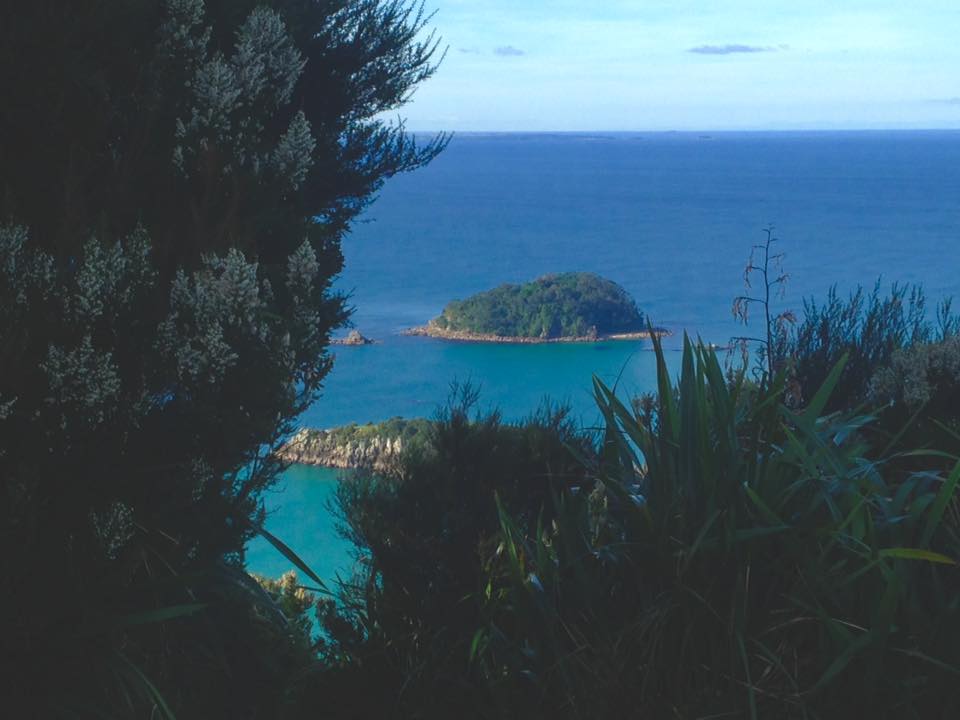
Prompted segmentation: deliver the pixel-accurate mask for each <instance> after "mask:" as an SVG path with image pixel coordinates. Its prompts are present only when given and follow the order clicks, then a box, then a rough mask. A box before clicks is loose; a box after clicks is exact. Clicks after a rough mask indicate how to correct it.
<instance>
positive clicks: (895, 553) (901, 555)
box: [877, 547, 957, 565]
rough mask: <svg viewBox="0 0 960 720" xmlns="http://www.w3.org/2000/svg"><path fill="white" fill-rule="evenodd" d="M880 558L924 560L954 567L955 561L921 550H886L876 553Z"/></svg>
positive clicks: (936, 553) (900, 548)
mask: <svg viewBox="0 0 960 720" xmlns="http://www.w3.org/2000/svg"><path fill="white" fill-rule="evenodd" d="M877 554H878V555H879V556H880V557H889V558H897V559H900V560H926V561H927V562H932V563H940V564H942V565H956V564H957V561H956V560H953V559H952V558H949V557H947V556H946V555H942V554H940V553H938V552H933V551H932V550H923V549H922V548H906V547H898V548H886V549H884V550H881V551H880V552H879V553H877Z"/></svg>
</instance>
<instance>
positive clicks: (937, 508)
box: [920, 463, 960, 546]
mask: <svg viewBox="0 0 960 720" xmlns="http://www.w3.org/2000/svg"><path fill="white" fill-rule="evenodd" d="M958 482H960V463H957V465H956V467H954V468H953V472H952V473H950V476H949V477H948V478H947V479H946V481H945V482H944V483H943V487H941V488H940V492H939V493H937V499H936V500H935V501H934V503H933V506H932V507H931V508H930V514H929V515H928V516H927V525H926V527H925V528H924V529H923V536H922V537H921V539H920V544H921V545H924V546H925V545H929V544H930V540H932V539H933V534H934V533H935V532H936V531H937V527H938V526H939V525H940V520H941V519H942V518H943V513H944V512H945V511H946V509H947V505H948V504H949V503H950V500H951V498H953V494H954V492H955V491H956V489H957V483H958Z"/></svg>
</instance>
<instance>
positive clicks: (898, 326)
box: [774, 280, 960, 410]
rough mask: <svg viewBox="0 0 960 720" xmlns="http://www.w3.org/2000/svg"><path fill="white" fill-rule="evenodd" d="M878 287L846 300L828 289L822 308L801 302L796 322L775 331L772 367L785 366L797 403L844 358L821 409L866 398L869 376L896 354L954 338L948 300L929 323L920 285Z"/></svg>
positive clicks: (957, 324) (956, 323)
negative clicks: (800, 315)
mask: <svg viewBox="0 0 960 720" xmlns="http://www.w3.org/2000/svg"><path fill="white" fill-rule="evenodd" d="M880 287H881V286H880V281H879V280H878V281H877V283H876V284H875V285H874V288H873V290H872V291H871V292H870V293H867V292H866V291H865V290H864V289H863V288H862V287H858V288H857V289H856V290H855V291H854V292H852V293H851V294H850V295H849V297H848V298H847V299H846V300H843V299H841V298H840V296H839V294H838V292H837V289H836V287H834V288H831V290H830V292H829V293H828V295H827V299H826V302H825V303H823V304H822V305H820V304H818V303H817V302H816V301H815V300H813V299H809V300H806V301H804V304H803V318H802V320H801V321H800V322H799V323H798V324H797V325H795V326H793V327H791V328H789V329H788V328H783V329H782V330H781V331H780V333H779V336H778V338H777V340H778V342H777V343H776V346H775V347H776V353H775V358H774V364H775V366H776V367H784V366H789V367H790V369H791V373H792V377H794V378H795V380H796V384H797V386H798V393H799V396H800V398H801V399H803V398H810V397H812V394H813V393H814V392H815V391H816V389H817V388H818V387H819V386H820V385H821V384H822V383H823V382H824V380H825V379H826V378H827V376H828V375H829V373H830V371H831V369H832V368H833V367H834V366H835V365H836V364H837V362H838V361H839V360H840V358H841V357H843V356H844V355H846V356H848V362H847V364H846V366H845V368H844V370H843V375H842V376H841V378H840V382H839V383H838V385H837V389H836V391H835V393H834V394H833V396H832V397H831V399H830V402H829V403H828V405H827V410H836V409H839V408H849V407H853V406H855V405H857V404H858V403H861V402H864V401H866V400H867V399H868V396H869V389H870V383H871V380H872V379H873V377H874V375H875V374H876V373H877V372H878V371H879V370H880V369H881V368H883V367H886V366H888V365H889V364H890V362H891V361H892V359H893V356H894V354H895V353H896V352H897V351H899V350H901V349H903V348H909V347H912V346H914V345H920V344H924V343H931V342H935V341H938V340H943V339H946V338H949V337H952V336H955V335H957V334H958V333H960V317H958V316H957V315H955V314H953V313H952V312H951V304H950V302H949V300H948V301H945V302H943V303H941V304H940V305H939V306H938V308H937V312H936V318H935V320H931V319H930V317H929V314H928V308H927V302H926V296H925V294H924V292H923V289H922V288H921V287H920V286H917V285H898V284H896V283H894V284H893V285H892V286H891V287H890V290H889V292H888V293H887V294H882V293H881V291H880Z"/></svg>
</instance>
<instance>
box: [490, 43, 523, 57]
mask: <svg viewBox="0 0 960 720" xmlns="http://www.w3.org/2000/svg"><path fill="white" fill-rule="evenodd" d="M493 54H494V55H499V56H500V57H519V56H520V55H526V53H525V52H524V51H523V50H521V49H520V48H515V47H514V46H513V45H501V46H500V47H498V48H496V49H494V51H493Z"/></svg>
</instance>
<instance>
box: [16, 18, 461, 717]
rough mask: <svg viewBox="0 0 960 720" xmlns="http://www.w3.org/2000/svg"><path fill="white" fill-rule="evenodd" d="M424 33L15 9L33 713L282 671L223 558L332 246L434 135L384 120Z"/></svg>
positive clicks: (272, 467)
mask: <svg viewBox="0 0 960 720" xmlns="http://www.w3.org/2000/svg"><path fill="white" fill-rule="evenodd" d="M428 20H429V18H428V17H427V16H425V15H424V14H423V11H422V8H421V7H419V6H416V5H414V6H410V5H409V4H408V3H407V1H406V0H272V1H267V2H253V1H251V0H229V1H228V0H210V1H209V2H207V3H206V4H205V3H203V2H202V0H165V1H164V0H120V1H116V2H102V1H101V2H97V1H94V0H89V1H83V2H69V3H67V2H62V0H35V1H32V2H28V3H9V2H5V3H3V6H2V9H0V97H2V98H3V106H2V109H0V369H2V372H0V433H2V435H0V488H2V490H0V492H2V499H0V532H2V533H3V540H4V544H5V548H6V550H7V551H6V552H4V553H3V560H2V568H0V575H2V578H3V579H2V583H3V585H2V587H0V595H2V604H3V605H4V607H5V608H6V610H7V612H6V613H5V615H4V617H5V619H6V620H7V623H8V627H7V628H6V629H5V631H4V642H3V648H4V651H3V653H4V655H5V656H6V657H4V658H3V665H4V667H5V668H9V669H10V672H9V673H6V679H7V680H9V681H11V682H12V683H13V684H14V686H16V687H17V688H18V697H23V698H30V700H31V701H32V702H38V703H40V704H39V705H35V711H36V712H39V713H40V714H41V715H43V716H46V715H48V714H51V713H54V712H59V713H60V714H62V715H66V716H78V715H81V716H82V715H85V714H89V713H93V712H95V711H96V712H102V711H106V712H108V713H110V714H115V713H116V712H117V711H118V708H125V710H124V711H126V712H130V713H132V714H134V715H138V716H141V715H142V716H148V715H149V712H146V713H145V714H144V711H143V709H144V708H153V709H158V710H161V711H165V701H164V700H163V699H162V698H161V697H160V695H164V694H166V697H167V698H168V700H169V703H172V704H176V705H178V706H179V707H181V708H186V709H187V710H188V715H196V716H203V717H216V716H219V715H225V716H230V717H240V716H244V715H246V714H252V713H254V712H256V709H255V707H254V706H253V705H254V704H255V702H258V701H259V700H255V699H254V698H259V697H260V696H259V695H257V693H261V688H260V686H261V685H262V684H263V683H262V677H263V676H264V675H266V674H268V671H273V670H276V669H277V668H265V667H257V668H254V669H253V670H251V669H250V668H252V667H253V665H254V664H255V663H253V661H251V663H250V668H247V667H241V665H242V663H241V662H240V661H239V660H238V659H237V658H239V657H240V656H242V655H243V654H244V653H245V652H246V653H248V654H249V650H250V647H247V646H245V645H244V643H245V642H246V640H245V639H244V638H245V637H246V636H245V635H244V634H243V631H242V629H239V628H238V627H236V626H234V627H231V626H229V625H228V624H227V623H226V621H225V618H227V617H230V613H231V612H233V613H234V614H236V615H237V616H238V617H242V618H245V617H248V616H250V615H251V612H252V611H249V612H248V610H249V607H250V603H251V602H253V603H254V604H255V603H256V602H259V600H256V598H258V597H259V596H258V595H257V591H256V587H248V586H249V585H250V584H249V583H248V582H247V581H246V576H245V575H244V574H243V573H241V572H238V571H239V570H240V569H242V552H243V547H244V544H245V542H246V541H247V540H248V539H249V538H250V536H251V535H252V534H253V533H255V532H256V530H257V527H258V525H259V524H260V523H261V521H262V516H263V507H262V502H261V493H262V491H263V490H264V488H266V487H267V486H268V485H269V484H270V482H271V481H272V480H273V479H274V478H275V476H276V474H277V472H278V471H279V469H280V467H279V466H278V464H277V462H276V461H275V460H274V459H273V458H272V456H271V450H272V449H273V448H275V447H276V446H277V444H278V442H279V441H280V440H281V439H282V438H283V437H284V435H285V434H286V433H288V432H289V430H290V427H291V425H290V424H291V421H292V420H293V419H294V418H295V417H296V416H297V415H298V414H299V413H300V412H301V411H302V410H303V409H304V408H305V407H306V406H307V405H308V404H309V403H310V402H312V401H313V400H314V399H316V397H317V395H318V392H319V390H320V387H321V382H322V380H323V378H324V376H325V375H326V373H327V372H328V371H329V369H330V364H331V361H330V357H329V356H328V354H327V353H326V347H327V344H328V340H329V334H330V332H331V330H332V329H334V328H336V327H338V326H340V325H342V324H343V323H344V322H345V320H346V317H347V310H346V305H345V300H344V298H343V297H342V296H340V295H338V294H337V293H336V292H334V291H332V290H331V282H332V280H333V278H334V277H335V276H336V275H337V274H338V273H339V272H340V270H341V267H342V256H341V253H340V241H341V239H342V238H343V236H344V234H345V233H346V232H347V231H348V229H349V227H350V224H351V221H352V220H353V219H354V218H355V217H356V216H357V214H358V213H359V212H360V211H361V210H362V209H363V208H364V207H365V206H366V205H367V204H368V203H369V202H370V201H371V199H372V198H373V196H374V194H375V193H376V191H377V190H378V188H379V187H380V186H381V184H382V183H383V181H384V180H385V179H386V178H388V177H390V176H391V175H393V174H395V173H398V172H404V171H409V170H413V169H415V168H417V167H420V166H422V165H423V164H425V163H427V162H428V161H429V160H431V159H432V158H433V157H434V156H435V155H436V153H437V152H439V151H440V150H441V149H442V147H443V145H444V143H445V138H444V137H437V138H433V139H431V140H429V141H428V142H427V143H426V144H421V145H418V144H417V143H416V142H415V140H414V139H413V138H411V137H410V136H409V135H407V134H406V133H405V132H404V128H403V125H402V123H401V122H400V121H393V122H391V121H387V120H384V119H383V114H384V112H386V111H389V110H391V109H396V108H399V107H400V106H402V105H403V104H404V103H405V101H406V100H407V99H408V98H409V97H410V94H411V93H412V92H413V90H414V88H415V87H416V86H417V85H418V84H419V83H420V82H421V81H423V80H425V79H426V78H428V77H429V76H430V75H431V74H432V73H433V72H434V70H435V68H436V59H437V58H436V49H437V43H436V40H435V39H434V38H433V36H432V35H430V34H429V33H426V32H425V25H426V23H427V21H428ZM234 586H235V589H237V588H240V589H237V590H236V592H232V591H229V590H228V588H232V587H234ZM237 592H238V593H240V594H241V595H242V594H243V593H248V594H249V595H250V597H251V598H254V599H255V600H251V601H250V602H247V601H243V602H239V603H238V602H232V601H228V600H227V599H226V598H228V597H236V593H237ZM231 602H232V604H230V603H231ZM244 603H246V604H244ZM214 606H217V607H218V608H219V609H214ZM227 606H229V607H230V608H233V610H229V611H228V610H225V609H224V608H226V607H227ZM238 607H239V608H240V609H239V610H237V608H238ZM258 612H259V611H258ZM253 615H257V613H253ZM161 621H162V622H161ZM238 622H239V621H238ZM185 638H189V643H192V644H189V643H188V642H187V640H185ZM205 641H206V642H208V643H209V645H208V647H206V649H204V650H198V649H197V648H198V647H199V646H200V645H201V644H202V643H203V642H205ZM252 642H253V641H251V643H252ZM225 643H230V644H231V645H230V647H231V648H232V650H231V652H226V650H225V649H224V648H226V647H227V646H226V644H225ZM211 648H219V650H213V649H211ZM200 658H202V659H200ZM257 662H260V663H261V665H265V664H269V663H267V662H266V661H262V660H258V661H257ZM244 673H249V674H256V673H259V674H260V676H261V677H259V678H258V679H257V682H245V681H244V675H243V674H244ZM156 688H160V689H161V690H163V689H164V688H166V689H167V692H166V693H164V692H160V693H159V694H157V693H156V692H155V689H156ZM170 688H175V691H172V690H170ZM262 694H263V693H261V695H262ZM8 697H9V695H8ZM201 697H202V698H206V700H205V701H201V700H200V699H198V698H201ZM170 698H172V699H170ZM204 702H206V705H204ZM231 703H232V706H231V705H230V704H231ZM231 707H232V708H233V709H230V708H231ZM238 708H243V710H242V711H240V710H238ZM268 714H269V713H268Z"/></svg>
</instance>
